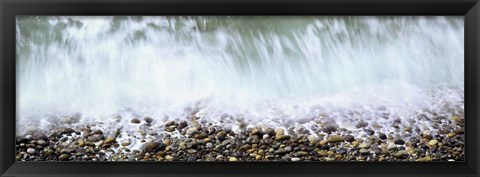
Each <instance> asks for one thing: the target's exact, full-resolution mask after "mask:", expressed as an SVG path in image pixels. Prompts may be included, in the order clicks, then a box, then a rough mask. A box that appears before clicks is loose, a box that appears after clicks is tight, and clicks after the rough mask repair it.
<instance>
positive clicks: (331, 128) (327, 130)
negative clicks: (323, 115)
mask: <svg viewBox="0 0 480 177" xmlns="http://www.w3.org/2000/svg"><path fill="white" fill-rule="evenodd" d="M322 131H323V132H325V133H328V134H330V133H332V132H335V131H337V126H335V125H326V126H325V127H323V128H322Z"/></svg>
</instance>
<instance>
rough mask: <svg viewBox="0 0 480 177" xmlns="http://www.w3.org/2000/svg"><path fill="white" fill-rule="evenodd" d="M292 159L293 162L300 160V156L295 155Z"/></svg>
mask: <svg viewBox="0 0 480 177" xmlns="http://www.w3.org/2000/svg"><path fill="white" fill-rule="evenodd" d="M291 160H292V161H293V162H296V161H300V158H298V157H293V158H292V159H291Z"/></svg>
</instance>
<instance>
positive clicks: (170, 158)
mask: <svg viewBox="0 0 480 177" xmlns="http://www.w3.org/2000/svg"><path fill="white" fill-rule="evenodd" d="M165 160H168V161H172V160H173V157H172V156H171V155H166V156H165Z"/></svg>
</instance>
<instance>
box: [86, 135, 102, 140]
mask: <svg viewBox="0 0 480 177" xmlns="http://www.w3.org/2000/svg"><path fill="white" fill-rule="evenodd" d="M87 140H88V141H91V142H98V141H100V138H98V136H95V135H92V136H89V137H88V138H87Z"/></svg>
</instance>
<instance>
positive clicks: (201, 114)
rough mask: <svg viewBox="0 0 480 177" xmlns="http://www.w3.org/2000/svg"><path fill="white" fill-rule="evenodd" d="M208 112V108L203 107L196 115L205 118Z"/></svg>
mask: <svg viewBox="0 0 480 177" xmlns="http://www.w3.org/2000/svg"><path fill="white" fill-rule="evenodd" d="M206 114H207V109H201V110H200V111H198V112H197V113H196V114H195V117H198V118H203V117H205V115H206Z"/></svg>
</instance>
